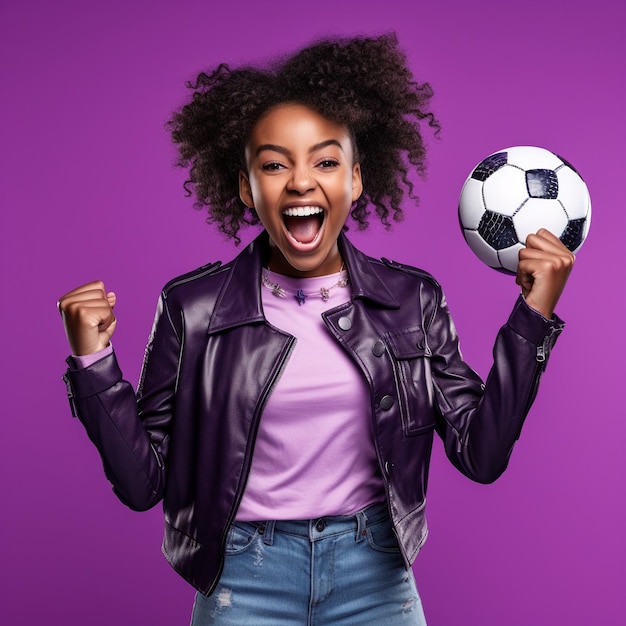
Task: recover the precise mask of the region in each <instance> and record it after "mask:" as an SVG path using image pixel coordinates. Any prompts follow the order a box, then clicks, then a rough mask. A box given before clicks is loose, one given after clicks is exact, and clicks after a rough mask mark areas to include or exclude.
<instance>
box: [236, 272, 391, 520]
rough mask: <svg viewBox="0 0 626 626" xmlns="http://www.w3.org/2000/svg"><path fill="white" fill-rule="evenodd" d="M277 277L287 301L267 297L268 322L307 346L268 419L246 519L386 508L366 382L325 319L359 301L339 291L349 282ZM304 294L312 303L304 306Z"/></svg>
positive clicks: (241, 514)
mask: <svg viewBox="0 0 626 626" xmlns="http://www.w3.org/2000/svg"><path fill="white" fill-rule="evenodd" d="M268 277H269V281H270V282H271V283H274V284H278V285H280V286H281V287H282V288H284V289H285V290H286V292H287V294H286V297H285V298H280V297H276V296H275V295H274V294H273V293H272V290H271V289H270V288H266V287H263V289H262V302H263V310H264V313H265V317H266V319H267V320H268V322H269V323H270V324H272V325H273V326H275V327H276V328H279V329H281V330H284V331H286V332H288V333H289V334H291V335H293V336H294V337H296V340H297V341H296V344H295V347H294V348H293V351H292V353H291V355H290V357H289V360H288V362H287V364H286V366H285V368H284V370H283V372H282V375H281V377H280V379H279V380H278V382H277V383H276V385H275V388H274V390H273V391H272V393H271V394H270V397H269V399H268V401H267V404H266V405H265V408H264V410H263V415H262V417H261V422H260V426H259V431H258V435H257V440H256V445H255V449H254V455H253V458H252V467H251V470H250V475H249V478H248V483H247V485H246V489H245V492H244V495H243V499H242V502H241V505H240V507H239V510H238V512H237V519H238V520H267V519H311V518H315V517H321V516H325V515H346V514H350V513H354V512H355V511H358V510H360V509H362V508H364V507H366V506H368V505H369V504H372V503H373V502H380V501H383V500H384V499H385V490H384V486H383V481H382V477H381V475H380V471H379V469H378V462H377V459H376V452H375V449H374V442H373V432H372V428H373V426H372V417H371V416H372V411H371V406H370V396H369V390H368V387H367V384H366V381H365V379H364V378H363V375H362V374H361V372H360V371H359V370H358V369H357V367H356V365H355V364H354V363H353V362H352V361H351V360H350V358H349V357H348V355H347V354H346V353H345V352H344V351H343V349H342V348H341V347H340V346H339V345H338V344H337V343H336V342H335V341H334V340H333V339H332V337H331V335H330V333H329V332H328V330H327V329H326V327H325V325H324V322H323V320H322V318H321V314H322V312H323V311H325V310H327V309H330V308H334V307H336V306H338V305H340V304H342V303H344V302H347V301H348V300H349V299H350V285H348V286H347V287H341V286H334V287H333V285H335V284H336V283H337V281H338V280H339V278H340V274H332V275H329V276H320V277H316V278H306V279H298V278H292V277H288V276H282V275H279V274H275V273H273V272H268ZM322 287H326V288H328V287H331V289H330V291H329V299H328V300H327V301H324V300H323V299H322V297H321V296H320V289H321V288H322ZM298 289H302V290H303V291H304V293H305V294H309V295H308V297H307V298H306V300H305V302H304V304H302V305H300V304H299V303H298V300H297V299H296V297H295V295H294V294H295V293H296V291H297V290H298Z"/></svg>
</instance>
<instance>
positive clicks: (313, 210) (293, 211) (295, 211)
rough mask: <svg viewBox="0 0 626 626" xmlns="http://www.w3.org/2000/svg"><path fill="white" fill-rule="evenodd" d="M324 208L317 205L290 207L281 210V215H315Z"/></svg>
mask: <svg viewBox="0 0 626 626" xmlns="http://www.w3.org/2000/svg"><path fill="white" fill-rule="evenodd" d="M323 212H324V209H322V208H320V207H318V206H298V207H295V206H294V207H290V208H288V209H285V210H284V211H283V215H286V216H287V217H307V216H308V215H317V214H318V213H323Z"/></svg>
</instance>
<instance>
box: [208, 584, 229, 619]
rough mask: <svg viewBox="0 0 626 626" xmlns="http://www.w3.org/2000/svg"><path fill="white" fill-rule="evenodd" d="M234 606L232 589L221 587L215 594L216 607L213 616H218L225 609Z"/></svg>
mask: <svg viewBox="0 0 626 626" xmlns="http://www.w3.org/2000/svg"><path fill="white" fill-rule="evenodd" d="M232 606H233V592H232V589H226V588H224V589H220V590H219V591H218V592H217V594H216V596H215V609H214V610H213V612H212V614H211V616H212V617H216V616H218V615H221V614H222V613H223V612H224V610H226V609H229V608H230V607H232Z"/></svg>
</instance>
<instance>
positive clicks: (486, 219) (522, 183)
mask: <svg viewBox="0 0 626 626" xmlns="http://www.w3.org/2000/svg"><path fill="white" fill-rule="evenodd" d="M459 222H460V224H461V229H462V230H463V236H464V237H465V241H467V243H468V245H469V247H470V248H471V249H472V251H473V252H474V254H476V256H477V257H478V258H479V259H480V260H481V261H483V263H486V264H487V265H489V267H493V268H494V269H497V270H500V271H503V272H507V273H509V272H510V273H512V274H515V273H516V272H517V262H518V253H519V250H520V248H522V247H523V246H524V242H525V241H526V237H527V236H528V235H530V234H531V233H535V232H537V231H538V230H539V229H540V228H547V229H548V230H549V231H550V232H551V233H553V234H554V235H556V236H557V237H558V238H559V239H560V240H561V241H562V242H563V243H564V244H565V246H566V247H567V248H569V250H571V251H572V252H577V251H578V249H579V248H580V247H581V246H582V244H583V242H584V241H585V237H586V236H587V233H588V232H589V224H590V222H591V199H590V198H589V191H588V189H587V185H585V183H584V181H583V179H582V178H581V177H580V174H579V173H578V172H577V171H576V170H575V169H574V168H573V167H572V165H570V164H569V163H568V162H567V161H566V160H565V159H563V158H562V157H559V156H557V155H556V154H554V153H552V152H550V151H549V150H545V149H544V148H537V147H534V146H516V147H513V148H506V149H505V150H499V151H498V152H494V153H493V154H491V155H489V156H488V157H487V158H486V159H484V160H483V161H481V162H480V163H479V164H478V165H477V166H476V167H475V168H474V170H473V171H472V173H471V174H470V175H469V177H468V178H467V180H466V181H465V184H464V185H463V189H462V190H461V197H460V200H459Z"/></svg>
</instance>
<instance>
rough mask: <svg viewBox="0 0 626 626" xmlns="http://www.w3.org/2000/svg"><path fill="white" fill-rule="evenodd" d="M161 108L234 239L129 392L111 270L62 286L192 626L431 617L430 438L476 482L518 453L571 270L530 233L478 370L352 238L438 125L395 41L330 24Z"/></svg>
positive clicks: (159, 324)
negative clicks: (160, 522)
mask: <svg viewBox="0 0 626 626" xmlns="http://www.w3.org/2000/svg"><path fill="white" fill-rule="evenodd" d="M190 87H191V88H192V90H193V96H192V98H191V100H190V101H189V102H188V103H187V104H186V105H185V106H184V107H182V109H181V110H180V111H179V112H177V113H176V114H175V115H174V117H173V119H172V121H171V130H172V136H173V139H174V141H175V142H176V143H177V144H178V145H179V149H180V155H181V164H182V165H184V166H189V168H190V179H189V181H188V183H187V185H188V188H189V189H192V190H193V191H194V192H195V194H196V197H197V201H198V204H199V205H205V206H206V207H208V214H209V220H210V221H213V222H217V223H218V224H219V226H220V228H221V230H222V231H223V232H224V233H226V234H227V235H228V236H230V237H232V238H233V239H235V240H236V241H237V242H238V241H239V230H240V227H241V226H243V225H246V224H257V223H259V222H260V223H261V224H262V226H263V230H262V232H261V233H260V234H259V235H258V236H257V238H256V239H254V241H253V242H252V243H251V244H249V245H248V246H247V247H246V248H245V249H244V250H243V251H242V252H241V253H240V254H239V255H238V256H237V257H236V258H235V259H233V260H232V261H231V262H229V263H227V264H224V265H222V264H220V263H209V264H208V265H205V266H203V267H201V268H199V269H198V270H195V271H193V272H191V273H189V274H187V275H185V276H181V277H179V278H176V279H174V280H173V281H171V282H170V283H169V284H168V285H166V287H165V288H164V289H163V292H162V294H161V299H160V303H159V307H158V310H157V314H156V319H155V323H154V327H153V331H152V333H151V335H150V339H149V342H148V346H147V349H146V355H145V360H144V365H143V370H142V375H141V380H140V383H139V387H138V390H137V393H136V395H135V392H134V391H133V389H132V388H131V386H130V384H129V383H127V382H126V381H124V380H123V378H122V374H121V371H120V369H119V367H118V365H117V362H116V359H115V354H114V353H113V350H112V348H111V345H110V339H111V336H112V334H113V331H114V329H115V324H116V321H115V316H114V313H113V307H114V305H115V301H116V296H115V294H114V293H112V292H107V291H106V289H105V287H104V285H103V283H102V282H93V283H89V284H87V285H83V286H81V287H78V288H77V289H74V290H73V291H71V292H69V293H68V294H66V295H65V296H63V297H62V298H61V299H60V302H59V307H60V311H61V314H62V317H63V319H64V323H65V327H66V332H67V336H68V338H69V343H70V346H71V349H72V353H73V356H72V357H70V358H69V359H68V364H69V369H68V372H67V374H66V377H65V379H66V383H67V385H68V390H69V396H70V401H71V404H72V407H73V409H74V410H75V412H76V413H77V414H78V416H79V417H80V419H81V421H82V422H83V423H84V425H85V427H86V429H87V432H88V434H89V436H90V437H91V439H92V440H93V441H94V443H95V444H96V445H97V446H98V448H99V450H100V453H101V455H102V458H103V460H104V466H105V471H106V474H107V477H108V478H109V480H110V481H111V482H112V484H113V487H114V489H115V491H116V493H117V494H118V496H119V497H120V499H121V500H122V501H123V502H125V503H126V504H127V505H128V506H130V507H131V508H133V509H137V510H144V509H147V508H149V507H152V506H154V505H155V504H157V503H158V502H159V501H160V500H161V499H163V508H164V513H165V538H164V543H163V551H164V553H165V556H166V558H167V559H168V561H169V562H170V563H171V564H172V566H173V567H174V568H175V569H176V571H177V572H178V573H179V574H181V575H182V576H183V577H184V578H185V579H187V580H188V581H189V582H190V583H191V584H192V585H193V586H194V587H195V588H196V589H197V590H198V593H197V594H196V602H195V605H194V611H193V617H192V624H193V625H194V626H200V625H204V624H238V625H241V624H254V625H255V626H259V625H264V624H267V625H271V626H277V625H278V624H289V625H292V624H355V625H359V626H363V625H367V624H378V623H388V624H424V623H425V619H424V614H423V611H422V606H421V601H420V598H419V595H418V593H417V590H416V588H415V583H414V580H413V576H412V573H411V569H410V565H411V563H412V562H413V560H414V559H415V557H416V556H417V553H418V551H419V549H420V547H421V545H422V544H423V542H424V541H425V539H426V535H427V527H426V520H425V517H424V505H425V495H426V486H427V476H428V464H429V459H430V452H431V446H432V442H433V434H434V432H435V431H436V432H437V433H438V435H439V436H440V437H441V438H442V439H443V442H444V445H445V449H446V453H447V455H448V457H449V458H450V460H451V461H452V463H454V465H455V466H456V467H458V468H459V469H460V470H461V471H462V472H463V473H464V474H466V475H467V476H469V477H470V478H472V479H473V480H477V481H480V482H490V481H493V480H495V479H496V478H497V477H498V476H499V475H500V474H501V473H502V472H503V471H504V469H505V467H506V465H507V462H508V458H509V455H510V452H511V449H512V446H513V444H514V442H515V440H516V439H517V437H518V436H519V433H520V429H521V427H522V423H523V421H524V418H525V416H526V414H527V412H528V410H529V408H530V405H531V403H532V401H533V399H534V396H535V394H536V391H537V385H538V382H539V377H540V375H541V373H542V371H543V370H544V368H545V364H546V360H547V357H548V355H549V352H550V349H551V348H552V346H553V344H554V342H555V340H556V337H557V336H558V334H559V333H560V331H561V329H562V326H563V324H562V322H561V321H560V320H559V319H558V318H557V317H556V316H554V315H553V311H554V307H555V305H556V303H557V301H558V298H559V296H560V294H561V291H562V289H563V287H564V285H565V283H566V280H567V277H568V275H569V272H570V270H571V267H572V264H573V260H574V259H573V256H572V254H571V253H570V252H569V251H568V250H567V249H566V248H565V247H564V246H563V245H562V244H561V243H560V242H559V240H558V239H557V238H555V237H554V236H552V235H551V234H550V233H548V232H546V231H540V232H539V233H537V234H536V235H532V236H530V237H529V238H528V241H527V242H526V243H527V246H526V247H525V248H524V249H523V250H522V251H521V252H520V263H519V271H518V276H517V281H518V283H519V284H520V286H521V289H522V295H521V296H520V298H519V300H518V301H517V302H516V303H515V305H514V308H513V311H512V313H511V316H510V317H509V320H508V321H507V323H506V324H505V325H504V326H503V327H502V329H501V330H500V332H499V334H498V337H497V338H496V342H495V346H494V364H493V368H492V370H491V372H490V375H489V377H488V379H487V382H486V384H483V382H482V381H481V380H480V379H479V377H478V376H477V375H476V373H475V372H474V371H473V370H471V369H470V368H469V366H468V365H467V364H465V363H464V361H463V360H462V358H461V355H460V353H459V350H458V341H457V337H456V335H455V331H454V325H453V324H452V322H451V319H450V317H449V314H448V310H447V307H446V302H445V299H444V296H443V294H442V291H441V288H440V286H439V284H438V283H437V282H436V281H435V280H434V279H433V278H432V277H431V276H430V275H428V274H426V273H424V272H422V271H420V270H418V269H416V268H413V267H409V266H405V265H400V264H398V263H394V262H389V261H387V260H384V259H383V260H376V259H372V258H369V257H367V256H365V255H364V254H362V253H361V252H359V251H358V250H357V249H355V248H354V247H353V246H352V245H351V244H350V242H349V240H348V239H347V238H346V236H345V234H344V230H345V228H344V227H345V224H346V221H347V220H349V219H352V220H354V221H355V222H356V224H357V225H358V226H359V227H362V228H364V227H366V225H367V219H368V216H369V215H370V210H371V209H374V211H375V213H376V214H377V216H378V217H379V218H380V219H381V220H382V221H383V223H385V224H388V223H389V219H390V218H392V219H398V218H399V217H400V216H401V214H402V209H401V201H402V198H403V192H404V191H407V190H408V191H409V193H410V194H411V195H412V192H413V189H412V186H411V184H410V183H409V182H408V179H407V173H408V170H409V167H412V168H414V169H416V170H417V171H418V172H421V171H423V169H424V157H425V154H424V145H423V141H422V135H421V130H420V128H421V126H423V125H424V124H425V125H426V126H429V127H431V128H434V129H436V128H438V125H437V121H436V120H435V118H434V117H433V115H432V113H430V111H429V110H428V101H429V98H430V96H431V90H430V88H429V86H428V85H427V84H418V83H416V82H414V80H413V77H412V75H411V73H410V71H409V70H408V68H407V65H406V60H405V58H404V56H403V55H402V53H401V52H400V51H399V50H398V47H397V41H396V39H395V37H394V36H393V35H386V36H382V37H376V38H355V39H350V40H336V41H322V42H319V43H316V44H315V45H312V46H310V47H307V48H305V49H303V50H301V51H299V52H297V53H296V54H294V55H292V56H291V57H289V58H286V59H283V60H281V61H280V62H278V63H277V64H275V65H273V66H271V67H269V68H266V69H258V68H257V69H255V68H242V69H238V70H234V71H231V70H230V69H229V68H228V67H227V66H225V65H221V66H219V67H218V68H217V69H216V70H215V71H213V72H211V73H202V74H200V75H199V76H198V79H197V81H196V83H195V84H193V85H190Z"/></svg>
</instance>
